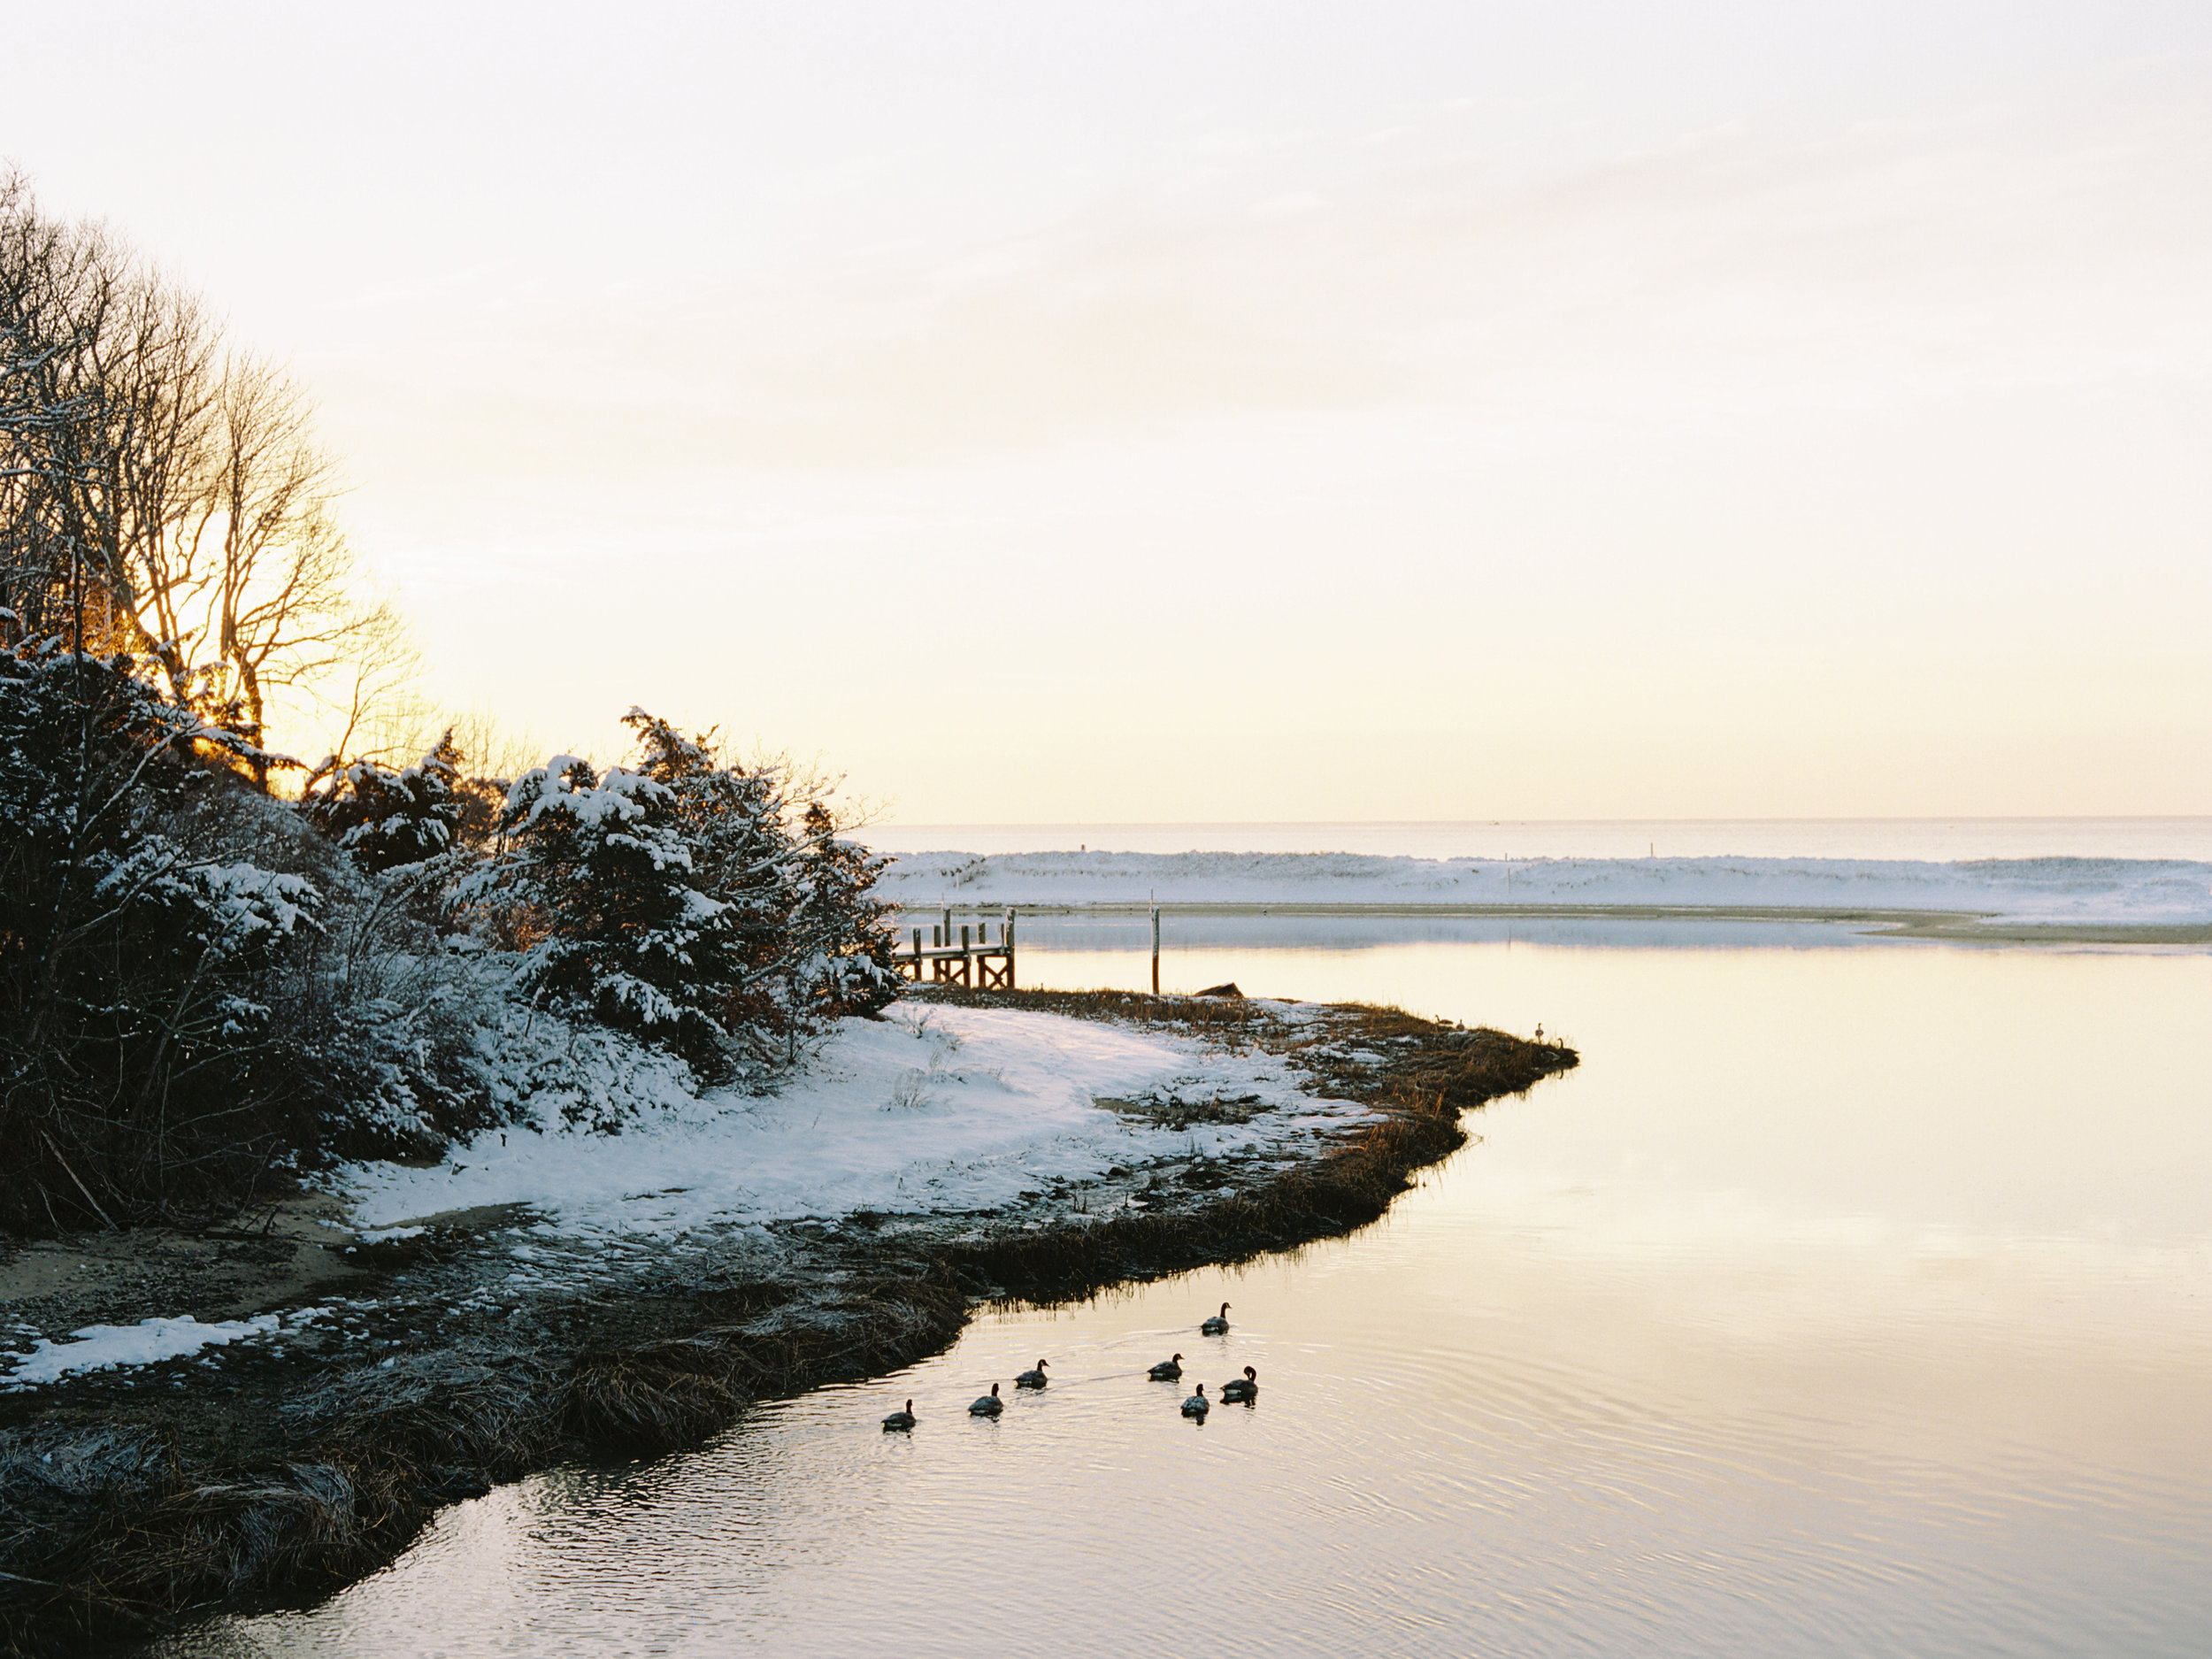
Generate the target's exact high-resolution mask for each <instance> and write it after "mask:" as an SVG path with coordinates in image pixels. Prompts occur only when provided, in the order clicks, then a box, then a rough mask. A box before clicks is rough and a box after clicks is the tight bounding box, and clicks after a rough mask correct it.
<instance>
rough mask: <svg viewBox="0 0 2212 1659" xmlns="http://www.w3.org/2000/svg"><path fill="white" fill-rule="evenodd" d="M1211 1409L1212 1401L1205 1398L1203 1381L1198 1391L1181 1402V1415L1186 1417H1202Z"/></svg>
mask: <svg viewBox="0 0 2212 1659" xmlns="http://www.w3.org/2000/svg"><path fill="white" fill-rule="evenodd" d="M1212 1409H1213V1402H1211V1401H1210V1400H1208V1399H1207V1398H1206V1385H1205V1384H1204V1383H1200V1384H1199V1385H1198V1392H1197V1393H1196V1394H1193V1395H1192V1396H1191V1397H1190V1398H1189V1399H1187V1400H1186V1401H1184V1402H1183V1415H1184V1416H1185V1417H1204V1416H1205V1415H1206V1413H1207V1412H1209V1411H1210V1410H1212Z"/></svg>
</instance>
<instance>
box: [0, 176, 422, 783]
mask: <svg viewBox="0 0 2212 1659" xmlns="http://www.w3.org/2000/svg"><path fill="white" fill-rule="evenodd" d="M341 493H342V483H341V480H340V479H339V476H338V472H337V468H336V466H335V465H334V463H333V461H332V460H331V458H330V457H329V456H328V455H327V453H326V452H325V451H324V450H322V449H320V448H319V446H318V445H317V443H316V442H315V440H314V434H313V409H312V406H311V403H309V401H308V399H307V398H306V396H304V394H303V392H302V391H301V389H300V388H299V387H298V386H297V385H296V383H295V382H293V381H291V380H288V378H286V377H285V376H284V375H282V374H281V373H279V372H278V371H277V370H276V369H274V368H273V366H271V365H269V364H268V363H266V362H265V361H263V360H261V359H258V358H256V357H250V356H247V355H244V354H238V353H231V354H225V353H224V352H223V350H222V348H221V336H220V331H219V329H218V328H217V327H216V326H215V325H214V324H213V323H212V322H211V320H210V319H209V318H208V316H207V314H206V311H205V309H204V306H203V305H202V304H201V303H200V301H199V300H198V299H197V298H196V296H193V295H191V294H189V293H188V292H186V291H184V290H182V289H180V288H177V287H176V286H175V285H174V284H173V283H171V282H168V281H166V280H164V279H162V278H161V277H160V276H159V275H158V274H157V273H153V272H150V271H149V270H147V269H146V268H145V267H144V266H143V265H142V264H141V263H140V262H139V261H137V260H136V259H135V258H134V257H132V256H131V255H130V254H129V252H128V251H127V250H126V249H124V248H123V247H122V246H121V245H120V244H119V242H117V241H116V240H115V239H114V238H112V237H111V236H110V235H108V234H106V233H105V232H104V231H102V230H100V229H98V228H97V227H81V226H67V225H57V224H55V223H54V222H52V221H51V220H49V219H45V218H43V217H42V215H41V214H40V213H39V212H38V211H37V207H36V204H35V201H34V200H33V199H32V197H31V195H30V192H29V190H28V188H27V187H26V186H25V185H24V183H23V182H22V180H21V179H20V178H19V176H17V175H13V174H6V175H0V583H4V590H0V608H4V609H5V610H7V611H9V612H10V613H11V616H9V617H0V626H7V627H9V629H10V632H9V633H8V634H5V635H0V637H5V638H20V637H22V636H23V635H24V634H26V633H27V632H30V631H33V630H43V631H45V632H49V633H50V632H53V631H55V626H54V625H55V624H56V622H57V621H59V620H62V619H66V622H67V625H68V626H69V628H70V629H71V631H72V634H73V643H74V644H75V645H76V646H77V647H78V648H79V649H103V650H128V651H130V652H132V653H133V654H134V655H136V656H138V657H141V658H142V659H143V660H144V661H145V662H146V663H147V664H149V665H150V668H151V669H152V670H153V672H155V673H156V674H157V676H158V678H159V679H160V680H161V681H162V682H163V685H164V689H165V691H166V692H167V694H168V695H169V696H170V698H171V699H172V700H173V702H175V703H178V704H180V705H181V706H185V707H189V708H193V709H195V710H199V711H200V712H202V713H203V714H204V715H206V716H207V717H208V718H212V719H214V720H216V721H217V722H219V724H221V725H223V726H226V727H227V728H228V729H230V730H232V731H234V732H236V733H238V734H239V735H241V736H242V737H244V738H246V739H247V740H248V741H249V742H250V743H251V744H252V745H253V746H255V747H256V748H259V747H262V746H264V745H265V744H266V743H267V741H268V737H269V733H268V726H269V718H270V712H271V708H272V703H273V700H275V699H277V698H280V697H282V696H285V695H291V694H297V695H302V696H303V697H319V699H320V700H321V701H322V702H324V703H326V704H335V705H338V706H339V707H340V708H341V710H342V711H345V712H349V713H350V715H351V717H352V718H349V719H346V720H344V722H343V723H344V724H345V726H347V728H348V731H349V736H350V733H352V732H353V731H355V730H357V729H358V727H359V726H360V724H361V721H362V718H363V717H364V716H365V713H366V712H367V703H368V702H369V700H370V699H372V698H373V697H375V696H379V695H391V694H392V693H394V692H395V691H396V690H398V689H400V688H402V687H404V685H405V684H406V683H407V682H408V680H410V679H411V666H410V665H411V663H412V661H413V659H412V656H411V649H410V648H409V647H407V645H406V644H405V642H404V633H403V629H402V627H401V626H400V623H399V620H398V618H397V616H396V611H394V609H393V607H392V606H391V605H390V604H389V603H388V602H379V601H377V600H375V599H373V598H365V597H364V596H363V595H361V593H360V591H359V582H358V579H357V570H356V565H355V560H354V557H353V554H352V550H351V549H350V548H349V545H348V543H347V541H346V539H345V537H344V535H343V534H342V531H341V530H340V528H339V526H338V522H337V517H336V511H335V510H336V505H337V502H338V498H339V496H340V495H341ZM347 704H350V705H352V706H351V708H350V710H345V709H344V705H347ZM255 770H256V772H257V776H258V777H259V779H260V780H261V781H262V782H264V783H265V782H266V775H265V774H266V764H265V763H260V762H257V763H255Z"/></svg>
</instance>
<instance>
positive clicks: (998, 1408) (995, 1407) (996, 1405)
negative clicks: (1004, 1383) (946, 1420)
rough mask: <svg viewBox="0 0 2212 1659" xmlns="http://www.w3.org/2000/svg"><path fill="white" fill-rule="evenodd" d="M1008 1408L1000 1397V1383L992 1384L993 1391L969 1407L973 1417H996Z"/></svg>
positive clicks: (969, 1413)
mask: <svg viewBox="0 0 2212 1659" xmlns="http://www.w3.org/2000/svg"><path fill="white" fill-rule="evenodd" d="M1005 1409H1006V1402H1005V1401H1003V1400H1002V1399H1000V1398H999V1397H998V1385H997V1384H996V1383H993V1384H992V1385H991V1392H990V1393H989V1394H985V1395H984V1396H983V1397H982V1398H981V1399H979V1400H978V1401H977V1402H975V1403H974V1404H973V1405H972V1406H970V1407H969V1408H968V1415H969V1416H970V1417H996V1416H997V1415H998V1414H999V1413H1000V1412H1002V1411H1003V1410H1005Z"/></svg>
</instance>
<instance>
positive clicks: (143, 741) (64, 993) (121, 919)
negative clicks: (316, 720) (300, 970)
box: [0, 648, 321, 1230]
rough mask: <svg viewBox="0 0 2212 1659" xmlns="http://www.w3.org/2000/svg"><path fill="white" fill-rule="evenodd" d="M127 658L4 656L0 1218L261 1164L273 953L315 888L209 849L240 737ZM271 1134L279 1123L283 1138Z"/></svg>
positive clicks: (136, 1203)
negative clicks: (3, 1177)
mask: <svg viewBox="0 0 2212 1659" xmlns="http://www.w3.org/2000/svg"><path fill="white" fill-rule="evenodd" d="M131 670H132V664H131V662H130V660H129V659H128V658H124V657H115V658H106V659H103V658H96V657H88V656H84V655H81V654H78V653H75V652H68V651H62V650H59V649H51V648H46V649H26V650H23V651H19V652H17V653H14V654H12V655H11V656H8V657H0V1146H4V1147H5V1148H7V1150H8V1154H9V1162H10V1164H11V1166H12V1169H13V1171H15V1173H16V1174H17V1176H18V1179H15V1180H13V1181H11V1182H8V1183H5V1184H4V1185H0V1225H7V1226H9V1227H12V1228H14V1229H17V1230H22V1229H24V1228H26V1227H30V1228H35V1229H39V1230H48V1229H58V1228H60V1227H62V1226H63V1225H65V1223H73V1224H78V1225H81V1224H84V1223H88V1222H92V1221H95V1220H99V1221H106V1222H110V1223H115V1224H119V1223H121V1222H123V1221H124V1220H127V1219H139V1218H143V1217H146V1216H149V1215H153V1214H158V1213H161V1212H162V1211H163V1210H164V1209H165V1205H166V1203H167V1202H168V1199H167V1194H170V1193H171V1192H172V1191H173V1189H174V1188H175V1187H176V1186H177V1185H178V1182H179V1180H180V1179H181V1180H183V1181H185V1182H187V1183H188V1184H191V1185H194V1186H196V1187H204V1186H206V1185H208V1184H210V1183H211V1184H212V1185H214V1186H218V1187H220V1186H224V1185H226V1184H227V1183H230V1182H233V1181H235V1180H236V1179H240V1178H241V1177H242V1175H243V1174H244V1173H245V1172H246V1171H248V1170H249V1169H250V1167H251V1166H253V1165H256V1164H266V1163H267V1162H268V1161H269V1160H270V1158H271V1157H272V1156H274V1154H275V1150H276V1146H277V1141H274V1140H271V1139H270V1138H268V1136H267V1134H266V1133H265V1131H266V1128H267V1120H268V1119H269V1118H270V1117H271V1116H272V1115H274V1116H276V1117H278V1118H282V1117H284V1116H286V1115H287V1114H288V1111H289V1110H290V1109H289V1107H288V1104H287V1102H285V1101H284V1099H283V1098H282V1096H283V1094H284V1086H283V1078H282V1073H283V1071H284V1068H283V1067H282V1066H281V1065H280V1064H277V1063H275V1062H274V1061H273V1048H274V1047H275V1046H277V1045H278V1044H279V1043H280V1033H277V1032H276V1031H275V1030H274V1029H273V1023H272V1019H271V1015H270V1009H269V1003H268V998H267V991H268V986H269V981H270V979H271V978H272V975H273V972H275V970H276V969H277V967H278V965H279V964H280V963H281V962H282V961H283V960H284V959H285V957H286V956H288V954H289V953H290V952H291V951H292V950H293V949H295V948H296V946H297V944H298V943H299V942H300V941H302V940H303V938H304V937H306V936H308V935H310V934H311V933H313V932H314V931H315V929H316V927H317V926H318V924H317V920H316V912H317V910H318V909H319V904H320V898H321V895H320V894H319V892H318V891H317V889H316V888H315V887H314V886H313V884H312V883H311V882H309V881H307V880H305V879H303V878H301V877H299V876H297V875H294V874H288V873H286V872H279V871H273V870H269V869H265V868H262V867H260V866H258V865H256V864H253V863H251V862H250V861H246V860H242V859H239V858H236V857H233V856H228V853H227V849H224V848H221V847H219V846H211V845H210V844H209V841H208V838H207V837H206V836H205V835H204V833H202V826H203V825H204V822H205V821H206V819H207V817H208V815H209V813H210V811H211V810H213V809H214V806H215V803H217V802H218V801H219V799H220V798H221V797H222V796H223V795H225V794H226V793H227V792H231V791H235V790H237V789H239V788H241V787H242V785H241V784H240V783H239V780H238V779H237V777H236V775H235V773H234V772H232V771H231V770H230V769H229V767H228V766H227V765H225V764H220V762H221V761H224V760H229V759H233V758H235V753H234V751H235V750H236V749H237V747H238V746H237V743H236V741H235V740H234V739H232V738H230V737H229V736H227V734H225V733H222V732H220V731H218V730H216V729H215V728H213V727H211V726H207V725H206V724H204V722H203V721H201V720H200V719H199V718H198V717H196V715H193V714H191V713H189V712H188V711H187V710H182V709H180V708H177V707H175V706H173V705H172V704H169V703H165V702H163V701H162V700H161V699H160V698H159V697H158V696H157V695H155V694H154V693H153V692H152V691H151V690H150V688H149V687H147V686H146V685H145V684H144V683H143V682H142V681H141V680H138V679H136V678H135V677H134V675H133V673H132V672H131ZM284 1138H286V1137H281V1136H280V1137H279V1139H284Z"/></svg>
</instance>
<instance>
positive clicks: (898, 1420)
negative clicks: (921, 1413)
mask: <svg viewBox="0 0 2212 1659" xmlns="http://www.w3.org/2000/svg"><path fill="white" fill-rule="evenodd" d="M883 1426H884V1429H885V1430H886V1432H888V1431H890V1430H893V1429H910V1428H912V1427H913V1426H914V1402H912V1401H911V1400H910V1401H908V1402H906V1409H904V1410H903V1411H894V1412H893V1413H892V1414H891V1415H890V1416H889V1417H886V1418H884V1419H883Z"/></svg>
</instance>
